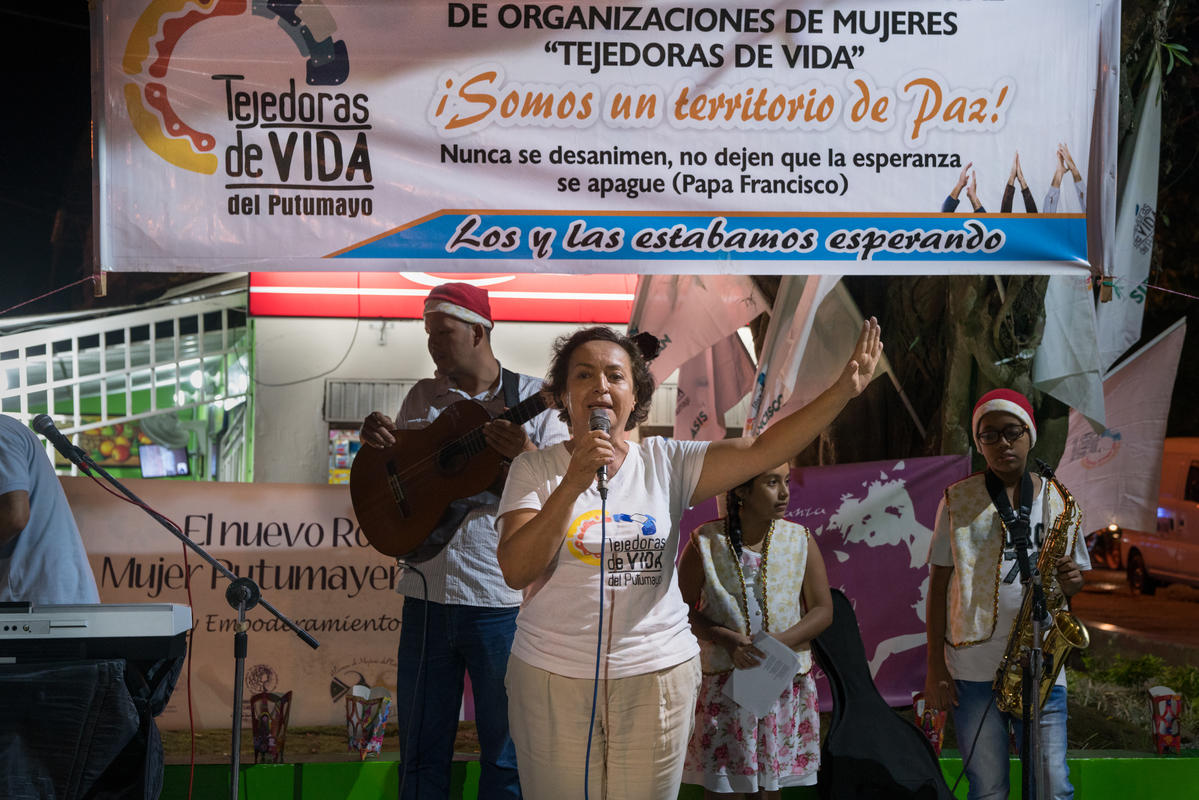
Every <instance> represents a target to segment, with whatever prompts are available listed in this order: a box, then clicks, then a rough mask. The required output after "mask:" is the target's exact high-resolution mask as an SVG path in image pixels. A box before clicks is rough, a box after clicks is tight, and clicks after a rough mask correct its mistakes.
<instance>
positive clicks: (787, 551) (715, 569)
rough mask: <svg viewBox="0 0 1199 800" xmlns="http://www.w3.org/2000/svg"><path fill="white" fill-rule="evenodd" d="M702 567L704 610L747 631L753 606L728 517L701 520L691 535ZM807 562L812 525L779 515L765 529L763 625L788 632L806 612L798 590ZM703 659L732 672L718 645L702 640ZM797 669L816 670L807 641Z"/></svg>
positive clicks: (713, 669) (709, 669) (710, 667)
mask: <svg viewBox="0 0 1199 800" xmlns="http://www.w3.org/2000/svg"><path fill="white" fill-rule="evenodd" d="M691 538H692V540H693V541H694V542H695V546H696V548H697V549H698V550H699V554H700V558H701V559H702V562H703V568H704V589H703V594H702V609H703V610H702V612H701V613H702V614H703V615H704V616H705V617H707V618H708V619H710V620H712V621H713V622H715V623H716V624H717V625H720V626H721V627H724V628H728V629H729V630H734V631H740V632H741V633H744V634H745V635H746V636H748V635H749V606H748V601H747V598H746V592H747V591H751V589H750V587H747V586H746V585H745V576H744V574H743V573H742V571H741V561H740V559H739V558H738V557H737V553H736V551H735V550H733V545H732V543H731V542H730V541H729V539H728V537H727V536H726V535H725V533H724V520H723V519H718V520H714V521H712V522H707V523H705V524H703V525H701V526H700V527H699V528H698V529H696V531H695V532H694V533H693V534H691ZM807 565H808V529H807V528H805V527H804V526H802V525H798V524H796V523H794V522H788V521H787V520H777V521H776V522H775V523H774V527H773V528H772V529H771V531H770V532H769V533H767V534H766V541H765V542H764V543H763V547H762V569H761V572H760V578H761V580H762V581H763V591H762V600H763V603H762V605H763V608H762V630H764V631H766V632H767V633H777V632H781V631H785V630H787V629H788V628H790V627H791V626H793V625H795V624H796V623H797V622H799V620H800V618H801V617H802V616H803V609H802V607H801V605H800V594H801V593H802V592H803V579H804V570H805V569H806V568H807ZM699 647H700V663H701V665H702V667H703V671H704V672H705V673H708V674H713V673H721V672H728V671H729V670H731V669H733V661H732V659H731V658H730V657H729V654H728V652H727V651H726V650H725V649H724V648H723V647H720V646H719V645H717V644H714V643H712V642H706V641H703V640H701V641H700V643H699ZM796 653H797V654H798V655H799V674H801V675H802V674H804V673H806V672H808V671H809V670H811V669H812V651H811V650H810V649H809V647H808V646H807V645H806V644H805V645H802V646H801V647H799V648H796Z"/></svg>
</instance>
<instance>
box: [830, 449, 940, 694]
mask: <svg viewBox="0 0 1199 800" xmlns="http://www.w3.org/2000/svg"><path fill="white" fill-rule="evenodd" d="M904 469H905V464H904V462H902V461H900V462H898V463H896V464H895V466H894V467H892V468H891V469H890V470H889V471H880V472H879V476H878V479H877V480H871V481H863V482H862V484H861V485H862V486H863V487H864V488H865V495H864V496H862V495H854V494H850V493H846V494H843V495H842V496H841V505H840V506H839V507H838V508H837V510H836V511H834V512H833V513H832V514H831V515H830V516H829V521H828V529H829V532H830V533H831V532H834V531H839V532H840V533H841V537H842V542H843V544H844V545H849V546H855V545H858V546H860V545H865V546H867V547H871V548H880V547H886V548H891V547H905V548H907V565H908V568H909V569H911V570H919V571H920V572H921V573H923V579H922V580H921V581H920V597H919V600H918V601H916V602H914V603H912V604H911V606H910V607H911V609H912V610H913V611H914V612H915V615H916V619H918V620H919V621H920V623H921V627H920V629H919V630H917V631H909V632H906V633H900V634H898V635H895V636H891V637H889V638H886V639H883V640H882V641H880V642H879V643H878V646H877V647H876V648H875V651H874V655H873V656H872V657H871V658H870V674H871V676H872V677H873V676H877V675H878V671H879V669H880V668H881V667H882V665H883V663H884V662H885V661H886V660H887V659H888V658H889V657H890V656H892V655H895V654H896V653H901V652H906V651H908V650H911V649H913V648H917V647H922V646H924V642H925V632H924V627H923V623H924V616H925V614H924V609H925V600H926V599H927V596H928V574H927V571H926V570H925V563H926V562H927V560H928V548H929V543H930V542H931V541H932V536H933V532H932V530H931V529H930V528H927V527H925V526H924V525H922V524H920V522H919V521H918V520H917V519H916V513H915V507H914V503H913V501H912V498H911V496H910V495H909V494H908V489H907V482H906V481H905V480H904V478H903V477H902V476H899V475H896V476H895V477H890V476H889V474H888V473H902V472H903V471H904ZM854 549H856V548H854ZM833 552H834V554H835V555H836V558H837V560H838V561H839V562H841V563H845V562H847V561H849V560H850V553H849V552H848V551H847V550H841V549H837V550H834V551H833ZM877 556H878V557H879V558H894V557H895V555H894V554H893V553H878V554H877ZM856 557H857V558H862V554H861V553H860V552H858V553H856ZM913 577H914V576H913ZM896 621H897V622H901V623H902V622H903V621H904V620H903V619H902V618H901V617H900V615H896ZM905 627H906V626H905ZM867 642H868V640H867Z"/></svg>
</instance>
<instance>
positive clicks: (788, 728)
mask: <svg viewBox="0 0 1199 800" xmlns="http://www.w3.org/2000/svg"><path fill="white" fill-rule="evenodd" d="M789 472H790V470H789V468H788V466H787V465H785V464H784V465H783V466H780V467H777V468H775V469H773V470H770V471H769V472H764V473H762V474H761V475H758V476H756V477H754V478H752V479H750V480H749V481H747V482H745V483H743V484H741V485H740V486H738V487H736V488H735V489H733V490H731V491H730V492H728V494H727V495H726V502H727V506H728V515H727V516H726V517H724V518H723V519H718V520H715V521H713V522H708V523H705V524H704V525H702V526H700V527H699V528H698V529H697V530H696V531H695V532H694V533H693V534H692V536H691V541H690V542H688V544H687V547H686V548H685V549H684V550H683V555H682V559H681V561H680V563H679V588H680V589H681V590H682V593H683V599H684V600H686V602H687V605H688V606H689V607H690V609H691V614H690V620H691V630H692V631H693V632H694V633H695V635H696V637H697V638H698V639H699V641H700V662H701V667H702V669H703V680H702V684H701V686H700V691H699V701H698V702H697V703H696V709H695V728H694V731H693V733H692V735H691V741H690V743H689V744H688V747H687V758H686V762H685V766H684V773H683V775H684V780H685V781H687V782H688V783H696V784H700V785H702V786H703V787H704V789H705V796H706V797H727V796H730V795H732V796H741V795H755V793H758V792H760V793H761V794H760V795H755V796H761V797H764V798H778V797H779V796H780V795H779V791H780V790H781V788H782V787H784V786H804V785H811V784H814V783H815V782H816V769H817V767H819V765H820V719H819V716H818V715H817V707H816V683H815V681H814V679H813V678H812V655H811V651H810V650H809V649H808V646H807V645H808V642H809V641H810V640H811V639H812V638H813V637H815V636H817V635H818V634H819V633H820V632H821V631H823V630H824V629H825V628H827V627H828V625H829V623H831V622H832V619H833V606H832V597H831V596H830V594H829V587H828V576H827V574H826V573H825V570H824V561H823V560H822V559H821V557H820V550H819V548H818V547H817V546H816V542H815V541H814V540H813V539H812V537H811V535H810V534H809V533H808V530H807V528H805V527H803V526H802V525H798V524H796V523H794V522H789V521H787V520H786V519H784V518H783V517H784V514H785V513H786V511H787V497H788V489H787V482H788V476H789ZM759 633H767V634H769V635H770V636H772V637H774V638H775V639H777V640H778V641H780V642H782V643H783V644H784V645H787V646H788V647H790V648H791V649H792V650H794V651H795V654H796V657H797V658H796V660H797V673H796V674H795V676H794V677H793V678H792V680H791V681H789V682H788V683H787V686H786V688H785V689H784V690H783V691H782V693H781V694H780V695H779V696H778V698H777V699H776V700H775V701H774V704H773V707H772V708H771V709H770V710H769V711H768V712H767V713H766V714H765V715H763V716H760V717H759V716H756V715H755V714H754V713H753V712H752V711H750V710H748V709H746V708H742V707H741V706H739V705H738V704H737V703H736V702H734V701H733V699H732V698H731V697H729V696H728V695H727V694H726V693H725V692H726V684H727V683H728V682H729V679H730V677H731V676H732V675H733V670H735V669H746V668H749V667H754V666H756V665H758V664H759V663H760V662H761V660H762V659H763V658H764V657H765V654H764V653H763V651H762V650H760V649H759V648H758V647H757V646H755V644H754V637H755V636H756V635H758V634H759Z"/></svg>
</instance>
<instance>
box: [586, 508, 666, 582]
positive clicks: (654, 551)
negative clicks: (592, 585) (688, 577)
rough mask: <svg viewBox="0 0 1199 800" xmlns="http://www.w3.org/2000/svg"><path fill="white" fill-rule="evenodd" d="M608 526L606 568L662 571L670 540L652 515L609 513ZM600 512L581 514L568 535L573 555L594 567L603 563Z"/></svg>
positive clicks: (593, 511)
mask: <svg viewBox="0 0 1199 800" xmlns="http://www.w3.org/2000/svg"><path fill="white" fill-rule="evenodd" d="M606 523H607V526H606V527H607V531H606V534H607V540H608V541H607V545H606V546H604V548H603V549H604V553H605V557H606V558H607V561H608V563H607V565H606V569H608V570H610V571H613V572H618V571H620V572H623V571H629V570H636V571H646V570H651V569H652V570H653V571H654V572H661V570H662V553H663V552H664V551H665V550H666V537H664V536H659V535H658V524H657V523H656V522H655V521H654V518H653V517H651V516H650V515H649V514H609V515H608V516H607V518H606ZM601 544H602V541H601V529H600V512H599V510H598V509H592V510H591V511H588V512H586V513H584V514H580V515H579V516H578V517H576V518H575V520H574V522H572V523H571V524H570V528H569V529H568V530H567V532H566V548H567V549H568V550H569V551H570V554H571V555H572V556H574V557H575V558H577V559H578V560H579V561H582V562H583V563H584V564H588V565H590V566H593V567H598V566H599V564H600V548H601Z"/></svg>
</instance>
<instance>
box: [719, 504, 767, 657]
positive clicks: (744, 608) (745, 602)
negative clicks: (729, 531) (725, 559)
mask: <svg viewBox="0 0 1199 800" xmlns="http://www.w3.org/2000/svg"><path fill="white" fill-rule="evenodd" d="M775 522H776V520H771V521H770V528H769V529H768V530H767V531H766V535H765V536H763V537H762V542H761V545H762V550H761V553H762V563H761V565H760V566H759V567H758V580H759V581H760V582H761V584H762V603H761V606H762V630H764V631H768V630H770V611H769V607H770V606H769V603H768V602H767V598H766V562H767V561H768V560H769V558H770V537H771V536H773V535H774V523H775ZM726 541H727V537H726ZM742 547H749V546H748V545H746V544H744V543H742ZM750 549H751V550H753V548H752V547H751V548H750ZM729 551H730V553H731V554H732V556H733V563H734V564H736V565H737V577H738V578H739V579H740V580H741V614H742V616H743V618H744V619H745V632H746V634H748V633H749V594H748V587H746V585H745V570H744V569H742V568H741V559H740V558H739V557H738V556H737V551H736V550H734V549H733V545H732V542H729ZM754 552H755V553H756V552H758V551H757V550H754Z"/></svg>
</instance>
